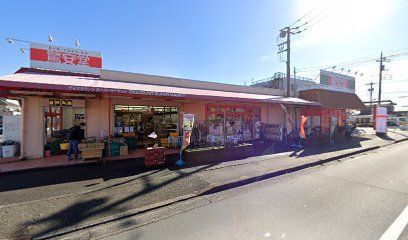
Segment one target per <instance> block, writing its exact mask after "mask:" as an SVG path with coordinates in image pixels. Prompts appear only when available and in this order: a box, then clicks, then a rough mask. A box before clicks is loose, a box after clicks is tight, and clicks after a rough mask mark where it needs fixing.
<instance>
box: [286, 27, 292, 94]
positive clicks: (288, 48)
mask: <svg viewBox="0 0 408 240" xmlns="http://www.w3.org/2000/svg"><path fill="white" fill-rule="evenodd" d="M290 34H291V32H290V27H286V84H287V96H288V97H290Z"/></svg>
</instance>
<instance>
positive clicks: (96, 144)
mask: <svg viewBox="0 0 408 240" xmlns="http://www.w3.org/2000/svg"><path fill="white" fill-rule="evenodd" d="M88 148H98V149H104V148H105V144H104V143H88Z"/></svg>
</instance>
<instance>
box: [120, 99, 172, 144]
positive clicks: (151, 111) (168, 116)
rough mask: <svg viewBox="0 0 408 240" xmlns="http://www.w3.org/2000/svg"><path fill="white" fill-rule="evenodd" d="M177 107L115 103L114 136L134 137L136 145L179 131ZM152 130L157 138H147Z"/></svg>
mask: <svg viewBox="0 0 408 240" xmlns="http://www.w3.org/2000/svg"><path fill="white" fill-rule="evenodd" d="M178 121H179V112H178V108H177V107H158V106H129V105H115V136H117V137H135V138H136V139H137V145H143V146H145V145H146V144H152V143H154V142H156V141H160V139H163V138H167V137H169V135H170V133H171V132H178V131H179V124H178ZM152 132H154V133H156V135H157V138H156V140H153V139H151V138H148V135H149V134H151V133H152Z"/></svg>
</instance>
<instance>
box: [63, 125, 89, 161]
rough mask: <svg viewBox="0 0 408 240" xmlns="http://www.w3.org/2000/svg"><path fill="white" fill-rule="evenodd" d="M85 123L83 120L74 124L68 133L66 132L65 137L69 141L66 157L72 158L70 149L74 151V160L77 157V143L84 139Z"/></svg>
mask: <svg viewBox="0 0 408 240" xmlns="http://www.w3.org/2000/svg"><path fill="white" fill-rule="evenodd" d="M85 126H86V124H85V123H84V122H81V123H80V124H79V125H75V126H73V127H72V128H70V129H69V131H68V134H67V139H68V141H69V147H68V151H67V159H68V160H72V158H71V151H72V150H73V151H74V158H75V159H76V160H78V159H79V157H78V152H79V149H78V144H79V143H80V142H81V141H82V139H84V137H85V131H84V128H85Z"/></svg>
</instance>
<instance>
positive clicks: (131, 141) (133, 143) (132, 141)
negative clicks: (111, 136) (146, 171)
mask: <svg viewBox="0 0 408 240" xmlns="http://www.w3.org/2000/svg"><path fill="white" fill-rule="evenodd" d="M125 142H126V144H127V145H128V149H129V150H134V149H137V140H136V138H135V137H127V138H125Z"/></svg>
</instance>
